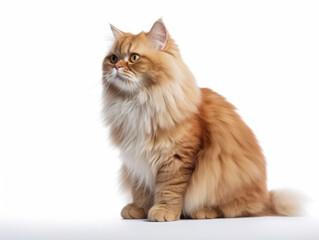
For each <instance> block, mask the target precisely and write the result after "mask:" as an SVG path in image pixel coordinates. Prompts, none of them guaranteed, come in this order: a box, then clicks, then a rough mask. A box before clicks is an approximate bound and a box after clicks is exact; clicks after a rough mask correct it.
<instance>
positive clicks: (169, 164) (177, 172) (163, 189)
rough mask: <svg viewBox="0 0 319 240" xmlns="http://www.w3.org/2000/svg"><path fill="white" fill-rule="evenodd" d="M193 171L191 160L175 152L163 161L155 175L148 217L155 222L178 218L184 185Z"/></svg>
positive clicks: (185, 185) (181, 205) (184, 189)
mask: <svg viewBox="0 0 319 240" xmlns="http://www.w3.org/2000/svg"><path fill="white" fill-rule="evenodd" d="M192 173H193V162H192V161H191V160H190V159H188V158H183V157H181V156H179V155H177V154H175V155H174V156H172V157H171V158H169V159H168V160H167V161H165V162H163V164H162V166H161V167H160V168H159V170H158V172H157V176H156V184H155V196H154V206H153V207H152V208H151V209H150V210H149V212H148V219H149V220H150V221H155V222H164V221H175V220H178V219H179V218H180V215H181V211H182V207H183V199H184V194H185V191H186V187H187V185H188V182H189V180H190V177H191V174H192Z"/></svg>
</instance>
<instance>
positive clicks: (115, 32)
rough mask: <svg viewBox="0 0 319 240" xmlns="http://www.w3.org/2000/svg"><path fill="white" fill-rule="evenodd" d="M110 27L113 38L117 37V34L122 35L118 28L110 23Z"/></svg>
mask: <svg viewBox="0 0 319 240" xmlns="http://www.w3.org/2000/svg"><path fill="white" fill-rule="evenodd" d="M110 27H111V30H112V32H113V36H114V38H118V37H119V36H122V35H123V34H124V33H123V32H122V31H121V30H120V29H118V28H116V27H114V26H113V25H112V24H110Z"/></svg>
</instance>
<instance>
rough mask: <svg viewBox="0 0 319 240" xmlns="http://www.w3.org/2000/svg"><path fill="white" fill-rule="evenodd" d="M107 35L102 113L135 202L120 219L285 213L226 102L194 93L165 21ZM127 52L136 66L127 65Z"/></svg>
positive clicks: (249, 137)
mask: <svg viewBox="0 0 319 240" xmlns="http://www.w3.org/2000/svg"><path fill="white" fill-rule="evenodd" d="M112 31H113V33H114V36H115V38H116V39H115V42H114V45H113V47H112V49H111V50H110V53H109V54H108V55H107V57H106V58H105V60H104V62H103V74H104V77H103V84H104V100H105V101H104V102H105V109H104V111H105V115H106V121H107V124H108V125H109V126H110V134H111V138H112V140H113V142H114V144H115V145H117V146H118V147H119V148H120V150H121V158H122V160H123V166H122V171H121V179H122V185H123V186H124V187H125V188H126V189H128V190H130V191H131V193H132V197H133V200H132V203H131V204H128V205H127V206H126V207H125V208H124V209H123V210H122V216H123V218H146V217H148V218H149V220H151V221H173V220H177V219H179V218H180V217H181V216H183V217H186V218H197V219H203V218H216V217H241V216H262V215H288V214H287V211H278V209H279V208H280V209H284V208H283V207H282V205H278V204H277V205H276V204H274V203H273V199H274V198H273V194H270V193H269V192H268V190H267V186H266V168H265V160H264V156H263V154H262V152H261V149H260V147H259V145H258V143H257V141H256V138H255V136H254V134H253V133H252V131H251V130H250V129H249V128H248V127H247V125H246V124H245V123H244V122H243V121H242V120H241V118H240V117H239V116H238V114H237V113H236V112H235V109H234V107H233V106H232V105H231V104H229V103H228V102H227V101H226V100H225V99H224V98H223V97H221V96H220V95H218V94H217V93H215V92H213V91H211V90H209V89H199V88H198V87H197V85H196V82H195V79H194V77H193V76H192V74H191V72H190V71H189V70H188V68H187V66H186V65H185V64H184V63H183V61H182V59H181V56H180V54H179V50H178V48H177V46H176V44H175V43H174V41H173V40H172V39H171V37H170V36H169V35H168V33H167V30H166V28H165V26H164V24H163V22H162V20H159V21H157V22H156V23H155V24H154V25H153V28H152V30H151V31H150V32H148V33H144V32H141V33H140V34H137V35H133V34H130V33H124V32H122V31H120V30H118V29H116V28H115V27H113V26H112ZM132 53H136V54H139V56H140V60H139V61H138V62H134V63H133V62H130V60H129V59H130V55H131V54H132ZM113 54H115V55H116V56H117V58H118V61H117V63H112V62H111V56H112V55H113ZM115 64H118V66H121V68H120V69H119V70H115V68H114V67H115ZM276 199H278V197H277V196H276ZM276 206H277V207H276ZM289 210H290V211H289V214H293V212H294V211H293V210H292V209H289Z"/></svg>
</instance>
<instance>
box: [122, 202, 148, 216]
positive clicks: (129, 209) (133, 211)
mask: <svg viewBox="0 0 319 240" xmlns="http://www.w3.org/2000/svg"><path fill="white" fill-rule="evenodd" d="M121 215H122V217H123V218H125V219H145V218H146V214H145V211H144V209H143V208H140V207H136V206H134V205H133V204H127V205H126V206H125V207H124V208H123V209H122V212H121Z"/></svg>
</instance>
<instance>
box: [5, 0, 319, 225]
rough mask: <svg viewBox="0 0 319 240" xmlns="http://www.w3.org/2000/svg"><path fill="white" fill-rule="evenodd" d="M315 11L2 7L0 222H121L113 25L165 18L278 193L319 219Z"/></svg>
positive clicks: (263, 5)
mask: <svg viewBox="0 0 319 240" xmlns="http://www.w3.org/2000/svg"><path fill="white" fill-rule="evenodd" d="M318 12H319V3H318V1H292V0H290V1H253V0H252V1H217V2H215V1H198V0H197V1H146V0H145V1H137V0H134V1H132V0H131V1H124V0H123V1H1V2H0V34H1V37H0V66H1V70H0V221H1V222H4V221H7V222H14V221H20V222H21V221H34V222H45V221H59V222H98V221H104V220H106V219H115V218H117V219H119V218H120V215H119V213H120V210H121V208H122V206H123V205H124V204H125V198H124V197H123V196H122V195H121V194H119V191H118V184H117V171H118V169H119V166H120V160H119V159H118V151H117V150H116V149H114V147H113V146H112V145H111V144H110V142H109V140H108V136H107V130H106V128H105V127H104V126H103V124H102V120H101V91H102V89H101V74H102V73H101V66H102V60H103V57H104V56H105V54H106V53H107V51H108V48H109V46H110V44H111V43H112V34H111V31H110V29H109V26H108V23H109V22H110V23H112V24H113V25H115V26H116V27H118V28H120V29H122V30H124V31H130V32H133V33H138V32H139V31H141V30H144V31H147V30H149V28H150V27H151V26H152V24H153V22H154V21H156V20H157V19H158V18H160V17H163V20H164V22H165V23H166V26H167V28H168V30H169V32H170V34H171V36H172V37H173V38H174V39H175V40H176V41H177V43H178V45H179V47H180V49H181V53H182V56H183V58H184V60H185V62H186V63H187V64H188V66H189V67H190V69H191V70H192V72H193V73H194V75H195V76H196V78H197V81H198V84H199V86H201V87H209V88H212V89H214V90H215V91H217V92H218V93H220V94H222V95H224V96H225V97H226V98H227V99H228V100H229V101H230V102H231V103H233V104H234V105H235V106H236V107H237V108H238V112H239V113H240V115H241V116H242V117H243V119H244V120H245V121H246V122H247V124H248V125H249V126H250V127H251V128H252V129H253V131H254V132H255V134H256V136H257V138H258V140H259V142H260V144H261V146H262V148H263V150H264V154H265V156H266V159H267V162H268V185H269V188H270V189H273V188H281V187H288V188H292V189H296V190H299V191H301V192H303V193H305V194H306V195H308V196H309V198H311V199H313V201H312V204H310V205H309V208H308V212H309V214H310V215H314V216H319V207H318V201H319V188H318V182H319V174H318V167H319V154H318V136H319V126H318V122H319V110H318V103H319V95H318V93H317V92H318V90H319V88H318V81H319V69H318V67H319V44H318V43H319V31H318V29H319V14H318Z"/></svg>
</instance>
